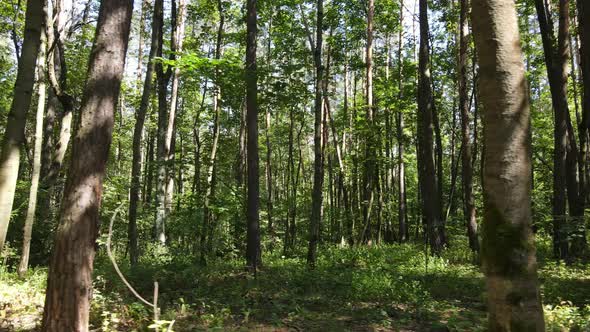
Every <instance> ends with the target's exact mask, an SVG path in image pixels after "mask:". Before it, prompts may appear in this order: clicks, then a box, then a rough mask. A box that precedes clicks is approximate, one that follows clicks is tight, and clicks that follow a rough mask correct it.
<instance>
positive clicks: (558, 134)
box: [535, 0, 576, 259]
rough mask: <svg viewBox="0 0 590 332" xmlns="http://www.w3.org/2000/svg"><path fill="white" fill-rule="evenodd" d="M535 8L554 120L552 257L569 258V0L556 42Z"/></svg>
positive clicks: (540, 3)
mask: <svg viewBox="0 0 590 332" xmlns="http://www.w3.org/2000/svg"><path fill="white" fill-rule="evenodd" d="M535 6H536V10H537V17H538V19H539V27H540V29H541V37H542V40H543V49H544V52H545V65H546V67H547V76H548V78H549V87H550V90H551V99H552V104H553V113H554V118H555V127H554V154H553V252H554V255H555V256H556V257H559V258H562V259H565V258H567V257H568V255H569V253H568V251H569V248H568V239H567V237H568V234H567V233H568V232H567V229H566V220H567V214H566V207H567V204H566V199H567V196H568V195H569V196H571V195H574V194H576V193H574V190H572V189H573V188H571V187H569V188H567V184H568V182H567V180H568V179H567V169H568V165H567V164H568V160H567V159H568V140H571V139H572V137H568V136H571V135H573V133H572V132H568V114H569V107H568V101H567V65H568V59H569V0H560V1H559V8H560V10H559V33H558V39H557V40H556V39H555V36H554V34H553V22H552V19H551V13H550V11H549V8H548V7H547V5H546V3H545V1H544V0H535ZM570 142H571V141H570ZM570 146H571V145H570ZM571 157H572V156H571V155H570V158H571ZM570 162H571V161H570ZM570 212H571V211H570Z"/></svg>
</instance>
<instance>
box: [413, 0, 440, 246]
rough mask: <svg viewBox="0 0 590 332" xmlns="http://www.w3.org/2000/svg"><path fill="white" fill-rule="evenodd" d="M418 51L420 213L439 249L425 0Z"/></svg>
mask: <svg viewBox="0 0 590 332" xmlns="http://www.w3.org/2000/svg"><path fill="white" fill-rule="evenodd" d="M419 16H420V52H419V80H418V81H419V83H418V151H419V152H418V175H419V182H420V194H421V196H422V214H423V218H424V220H425V222H426V232H427V236H428V241H429V243H430V249H431V250H432V253H434V254H436V255H438V254H440V251H441V250H442V244H443V243H442V239H441V236H440V229H439V228H440V226H441V225H440V224H441V220H440V201H439V198H440V197H439V195H438V186H437V185H438V184H437V181H436V176H435V175H434V174H436V167H435V156H434V148H433V143H434V142H433V140H434V137H433V136H434V133H433V127H434V119H433V111H432V83H431V76H430V46H429V41H428V34H429V33H428V2H427V1H426V0H420V1H419Z"/></svg>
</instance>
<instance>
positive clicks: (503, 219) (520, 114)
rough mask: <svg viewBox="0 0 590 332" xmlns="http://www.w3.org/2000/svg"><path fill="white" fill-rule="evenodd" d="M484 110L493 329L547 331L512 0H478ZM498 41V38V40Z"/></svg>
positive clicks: (486, 247) (486, 251) (486, 253)
mask: <svg viewBox="0 0 590 332" xmlns="http://www.w3.org/2000/svg"><path fill="white" fill-rule="evenodd" d="M472 22H473V31H474V35H475V42H476V49H477V54H478V60H479V67H480V80H479V82H480V90H479V91H480V97H481V102H482V105H483V107H484V108H485V110H486V113H485V117H484V119H483V120H484V128H485V130H484V146H485V147H486V149H485V161H484V162H485V166H484V178H485V187H484V224H483V242H482V258H483V269H484V272H485V275H486V285H487V291H488V292H487V294H488V311H489V316H488V317H489V320H488V328H489V330H490V331H544V330H545V326H544V321H543V320H544V319H543V307H542V306H541V297H540V293H539V285H538V281H537V266H536V258H535V244H534V236H533V233H532V229H531V223H532V217H531V182H530V181H531V125H530V111H529V98H528V92H527V91H528V90H527V89H528V87H527V82H526V77H525V71H524V64H523V60H522V52H521V48H520V37H519V33H518V22H517V17H516V9H515V4H514V1H512V0H473V12H472ZM492 41H493V42H492Z"/></svg>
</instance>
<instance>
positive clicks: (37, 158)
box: [18, 29, 47, 278]
mask: <svg viewBox="0 0 590 332" xmlns="http://www.w3.org/2000/svg"><path fill="white" fill-rule="evenodd" d="M46 50H47V38H46V35H45V31H44V29H42V30H41V44H40V47H39V56H38V58H37V89H38V91H39V92H38V99H37V114H36V122H35V150H34V155H33V171H32V173H31V189H30V192H29V205H28V207H27V216H26V218H25V226H24V230H23V233H24V234H23V250H22V253H21V257H20V264H19V266H18V275H19V276H20V277H21V278H22V277H23V276H24V275H25V273H26V272H27V269H28V266H29V253H30V250H31V234H32V231H33V223H34V221H35V210H36V208H37V193H38V188H39V177H40V175H41V148H42V146H43V112H44V111H45V54H46Z"/></svg>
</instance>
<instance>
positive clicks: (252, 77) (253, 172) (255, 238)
mask: <svg viewBox="0 0 590 332" xmlns="http://www.w3.org/2000/svg"><path fill="white" fill-rule="evenodd" d="M256 2H257V0H247V2H246V9H247V18H246V35H247V38H246V107H247V111H246V112H247V114H246V119H247V121H246V125H247V132H248V133H247V135H248V148H247V159H248V166H247V168H248V194H247V196H248V197H247V200H248V202H247V212H246V218H247V222H248V227H247V234H246V237H247V246H246V265H247V266H248V267H249V268H250V269H252V270H253V271H256V269H257V268H258V266H259V265H260V264H261V252H260V219H259V209H260V183H259V180H260V173H259V169H258V161H259V156H258V72H257V68H256V40H257V37H256V35H257V32H258V28H257V21H258V19H257V13H256Z"/></svg>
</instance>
